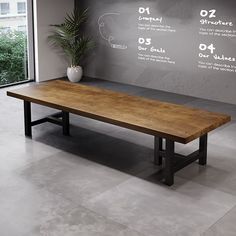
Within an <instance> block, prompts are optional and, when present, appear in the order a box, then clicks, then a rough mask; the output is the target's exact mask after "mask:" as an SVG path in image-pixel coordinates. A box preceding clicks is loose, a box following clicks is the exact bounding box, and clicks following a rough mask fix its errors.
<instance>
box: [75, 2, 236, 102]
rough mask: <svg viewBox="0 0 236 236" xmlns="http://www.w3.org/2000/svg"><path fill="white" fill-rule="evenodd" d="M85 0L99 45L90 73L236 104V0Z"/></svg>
mask: <svg viewBox="0 0 236 236" xmlns="http://www.w3.org/2000/svg"><path fill="white" fill-rule="evenodd" d="M79 2H80V7H89V9H90V19H89V22H88V24H87V27H86V29H85V30H86V32H87V34H89V35H91V36H92V37H93V38H94V40H95V41H96V45H97V46H96V49H95V50H94V52H93V53H92V54H91V55H90V56H89V58H87V60H86V67H85V68H86V70H85V74H86V75H87V76H91V77H97V78H103V79H106V80H112V81H117V82H123V83H128V84H134V85H138V86H143V87H148V88H154V89H160V90H165V91H171V92H175V93H180V94H186V95H192V96H196V97H201V98H208V99H213V100H219V101H223V102H229V103H234V104H236V92H235V91H236V62H235V57H236V14H235V11H236V1H235V0H225V1H222V0H198V1H196V0H150V1H144V0H143V1H137V0H126V1H125V0H100V1H94V0H93V1H92V0H83V1H81V0H80V1H79ZM140 7H141V8H145V9H146V8H149V12H148V10H146V11H145V13H144V14H142V10H143V9H141V12H139V9H140ZM202 10H204V11H202ZM211 10H212V11H211ZM206 11H209V12H208V15H207V12H206ZM200 12H202V16H201V15H200ZM148 13H150V14H148ZM139 17H145V18H148V19H149V18H154V19H153V22H152V23H150V21H149V20H148V19H140V20H139ZM201 20H202V21H204V24H201ZM208 21H209V22H208ZM213 23H214V24H213ZM140 38H141V39H140ZM143 39H144V40H146V39H147V41H146V42H147V44H149V39H151V44H150V45H145V44H140V43H143V42H142V40H143ZM139 40H140V43H139ZM200 44H201V49H202V50H200V49H199V46H200ZM204 45H206V46H210V45H213V46H212V47H213V49H212V51H211V50H210V49H211V48H210V49H206V50H203V49H204V47H205V46H204ZM139 46H141V47H142V48H146V51H143V50H139V49H140V48H139ZM151 48H155V49H157V52H151V51H150V50H151ZM200 53H202V55H201V56H203V54H204V56H206V58H202V57H200ZM217 55H218V56H219V57H218V58H216V56H217ZM222 55H224V57H225V58H224V60H222V57H223V56H222Z"/></svg>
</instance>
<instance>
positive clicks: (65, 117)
mask: <svg viewBox="0 0 236 236" xmlns="http://www.w3.org/2000/svg"><path fill="white" fill-rule="evenodd" d="M62 127H63V134H64V135H66V136H69V135H70V115H69V112H65V111H62Z"/></svg>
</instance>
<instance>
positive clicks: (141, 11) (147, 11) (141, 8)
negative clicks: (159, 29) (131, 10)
mask: <svg viewBox="0 0 236 236" xmlns="http://www.w3.org/2000/svg"><path fill="white" fill-rule="evenodd" d="M138 12H139V13H140V14H144V13H147V14H148V15H150V8H149V7H147V8H144V7H140V8H139V9H138Z"/></svg>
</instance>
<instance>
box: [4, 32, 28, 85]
mask: <svg viewBox="0 0 236 236" xmlns="http://www.w3.org/2000/svg"><path fill="white" fill-rule="evenodd" d="M26 45H27V37H26V34H25V33H24V32H18V31H10V30H9V31H7V32H1V31H0V86H1V85H5V84H10V83H15V82H19V81H23V80H26V78H27V52H26V50H27V47H26Z"/></svg>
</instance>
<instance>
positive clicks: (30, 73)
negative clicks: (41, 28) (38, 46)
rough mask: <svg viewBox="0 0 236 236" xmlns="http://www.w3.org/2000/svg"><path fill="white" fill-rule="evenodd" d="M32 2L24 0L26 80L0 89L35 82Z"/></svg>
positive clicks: (31, 0)
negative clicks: (26, 58)
mask: <svg viewBox="0 0 236 236" xmlns="http://www.w3.org/2000/svg"><path fill="white" fill-rule="evenodd" d="M33 2H34V0H26V13H25V14H26V21H27V22H26V23H27V25H26V30H27V31H26V33H27V57H28V67H27V69H28V70H27V75H28V76H27V77H28V78H27V79H26V80H23V81H20V82H15V83H10V84H4V85H0V89H1V88H5V87H10V86H14V85H18V84H25V83H30V82H34V81H35V49H34V45H35V43H34V42H35V40H34V5H33Z"/></svg>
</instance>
